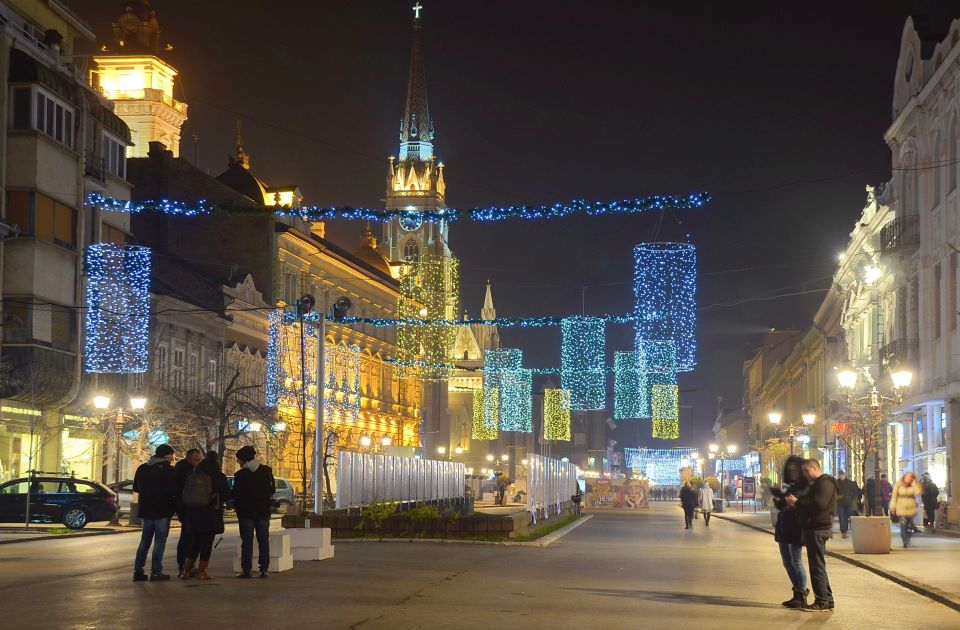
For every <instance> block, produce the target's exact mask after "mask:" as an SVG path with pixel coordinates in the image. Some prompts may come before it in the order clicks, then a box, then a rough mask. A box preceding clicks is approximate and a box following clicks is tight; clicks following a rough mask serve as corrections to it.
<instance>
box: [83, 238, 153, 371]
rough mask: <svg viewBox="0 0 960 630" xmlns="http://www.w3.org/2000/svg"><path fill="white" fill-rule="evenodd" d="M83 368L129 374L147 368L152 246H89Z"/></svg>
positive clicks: (100, 244)
mask: <svg viewBox="0 0 960 630" xmlns="http://www.w3.org/2000/svg"><path fill="white" fill-rule="evenodd" d="M86 267H87V278H88V279H87V287H86V301H87V308H88V310H87V317H86V319H85V321H84V340H83V350H84V357H83V360H84V370H85V371H86V372H97V373H108V374H129V373H140V372H146V371H147V370H148V369H149V357H148V346H149V344H148V339H149V327H150V248H149V247H138V246H135V245H119V244H116V243H94V244H93V245H90V246H89V247H87V252H86Z"/></svg>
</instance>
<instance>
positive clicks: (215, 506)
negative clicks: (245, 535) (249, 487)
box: [181, 451, 230, 580]
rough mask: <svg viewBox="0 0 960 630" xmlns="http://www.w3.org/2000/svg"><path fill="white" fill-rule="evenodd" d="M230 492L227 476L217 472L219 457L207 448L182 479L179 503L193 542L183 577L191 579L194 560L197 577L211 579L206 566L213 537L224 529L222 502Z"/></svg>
mask: <svg viewBox="0 0 960 630" xmlns="http://www.w3.org/2000/svg"><path fill="white" fill-rule="evenodd" d="M229 495H230V486H229V484H227V477H226V475H224V474H223V473H222V472H220V457H219V455H218V454H217V452H216V451H210V452H209V453H207V456H206V458H205V459H204V460H203V461H202V462H200V463H199V464H198V465H197V467H196V468H195V469H194V472H193V473H192V474H191V475H189V476H188V477H187V478H186V480H185V481H184V488H183V496H182V500H181V503H182V504H183V505H184V508H185V509H186V510H187V513H188V514H189V519H190V529H191V532H192V533H193V544H191V545H190V551H189V552H188V553H187V562H186V564H184V571H183V578H182V579H184V580H189V579H190V577H191V576H190V572H191V571H192V570H193V565H194V563H195V562H197V560H199V561H200V564H199V567H198V568H199V572H198V573H197V579H198V580H212V579H213V578H212V577H211V576H210V575H209V574H208V573H207V565H209V564H210V554H211V553H213V539H214V538H215V537H216V535H217V534H222V533H223V531H224V527H223V504H224V501H225V500H226V497H228V496H229Z"/></svg>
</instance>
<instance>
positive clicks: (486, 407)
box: [483, 387, 500, 440]
mask: <svg viewBox="0 0 960 630" xmlns="http://www.w3.org/2000/svg"><path fill="white" fill-rule="evenodd" d="M483 424H484V426H485V427H486V431H487V434H488V435H492V436H493V437H491V438H490V439H491V440H495V439H497V437H498V436H499V435H500V429H499V427H500V388H499V387H494V388H491V389H484V390H483Z"/></svg>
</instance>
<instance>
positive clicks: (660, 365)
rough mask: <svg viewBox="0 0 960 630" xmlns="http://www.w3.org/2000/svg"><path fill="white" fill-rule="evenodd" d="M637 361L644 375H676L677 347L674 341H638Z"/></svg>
mask: <svg viewBox="0 0 960 630" xmlns="http://www.w3.org/2000/svg"><path fill="white" fill-rule="evenodd" d="M637 360H638V361H639V362H640V369H641V370H642V371H643V373H644V374H676V373H677V370H676V366H677V345H676V344H675V343H674V342H673V341H646V340H642V339H641V340H638V341H637Z"/></svg>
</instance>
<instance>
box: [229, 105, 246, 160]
mask: <svg viewBox="0 0 960 630" xmlns="http://www.w3.org/2000/svg"><path fill="white" fill-rule="evenodd" d="M240 124H241V123H240V119H239V118H237V146H236V149H235V150H234V152H233V155H231V156H230V161H231V162H233V163H235V164H239V165H240V166H242V167H243V168H245V169H247V170H250V156H249V155H247V152H246V151H244V150H243V140H242V139H241V137H240Z"/></svg>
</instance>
